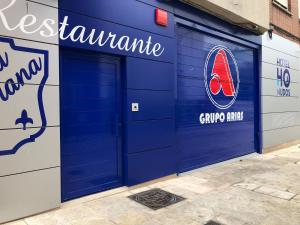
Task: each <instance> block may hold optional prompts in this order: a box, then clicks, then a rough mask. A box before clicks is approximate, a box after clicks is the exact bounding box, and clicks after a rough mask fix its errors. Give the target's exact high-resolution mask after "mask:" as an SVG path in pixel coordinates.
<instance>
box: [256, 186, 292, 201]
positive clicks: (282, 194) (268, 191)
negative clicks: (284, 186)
mask: <svg viewBox="0 0 300 225" xmlns="http://www.w3.org/2000/svg"><path fill="white" fill-rule="evenodd" d="M254 191H255V192H257V193H261V194H265V195H270V196H273V197H277V198H281V199H284V200H290V199H292V198H293V197H294V196H295V195H296V194H294V193H291V192H288V191H281V190H278V189H274V188H270V187H266V186H262V187H260V188H257V189H256V190H254Z"/></svg>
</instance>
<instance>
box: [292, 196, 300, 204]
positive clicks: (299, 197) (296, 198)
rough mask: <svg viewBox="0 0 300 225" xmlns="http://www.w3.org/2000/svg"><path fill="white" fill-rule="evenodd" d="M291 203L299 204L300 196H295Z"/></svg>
mask: <svg viewBox="0 0 300 225" xmlns="http://www.w3.org/2000/svg"><path fill="white" fill-rule="evenodd" d="M293 201H294V202H297V203H300V195H299V194H298V195H296V196H295V197H294V198H293Z"/></svg>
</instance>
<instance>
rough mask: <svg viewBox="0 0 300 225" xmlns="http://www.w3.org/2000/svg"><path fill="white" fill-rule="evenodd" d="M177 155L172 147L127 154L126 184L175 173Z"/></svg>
mask: <svg viewBox="0 0 300 225" xmlns="http://www.w3.org/2000/svg"><path fill="white" fill-rule="evenodd" d="M177 155H178V154H177V153H176V152H175V150H174V148H162V149H157V150H152V151H146V152H142V153H136V154H130V155H128V158H127V163H128V181H127V185H129V186H130V185H135V184H138V183H142V182H146V181H149V180H152V179H155V178H159V177H163V176H167V175H170V174H174V173H176V171H177V163H178V159H177ZM170 156H171V157H170Z"/></svg>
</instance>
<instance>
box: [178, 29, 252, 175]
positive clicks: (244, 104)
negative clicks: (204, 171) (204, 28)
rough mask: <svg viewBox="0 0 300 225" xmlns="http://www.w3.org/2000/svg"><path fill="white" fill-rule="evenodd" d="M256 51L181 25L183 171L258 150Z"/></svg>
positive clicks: (179, 102)
mask: <svg viewBox="0 0 300 225" xmlns="http://www.w3.org/2000/svg"><path fill="white" fill-rule="evenodd" d="M255 51H256V50H255V49H252V48H250V47H246V46H243V45H241V44H237V43H235V42H231V41H230V40H226V39H224V38H218V37H217V36H212V35H210V34H207V33H202V32H200V31H198V30H193V29H190V28H188V27H184V26H178V27H177V52H178V53H177V104H176V129H177V146H178V150H179V152H180V166H179V171H180V172H183V171H187V170H190V169H194V168H198V167H201V166H205V165H209V164H213V163H216V162H220V161H224V160H227V159H231V158H234V157H238V156H242V155H246V154H249V153H253V152H255V151H256V146H257V139H256V138H257V133H256V131H257V108H256V107H257V105H256V104H257V87H258V84H257V77H258V74H257V67H256V63H257V61H256V52H255ZM256 86H257V87H256Z"/></svg>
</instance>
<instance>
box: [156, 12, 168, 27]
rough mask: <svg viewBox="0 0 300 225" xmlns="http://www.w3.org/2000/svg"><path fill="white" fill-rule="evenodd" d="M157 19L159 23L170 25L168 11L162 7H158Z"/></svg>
mask: <svg viewBox="0 0 300 225" xmlns="http://www.w3.org/2000/svg"><path fill="white" fill-rule="evenodd" d="M155 21H156V23H157V24H158V25H161V26H164V27H166V26H167V25H168V12H167V11H165V10H162V9H156V10H155Z"/></svg>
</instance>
